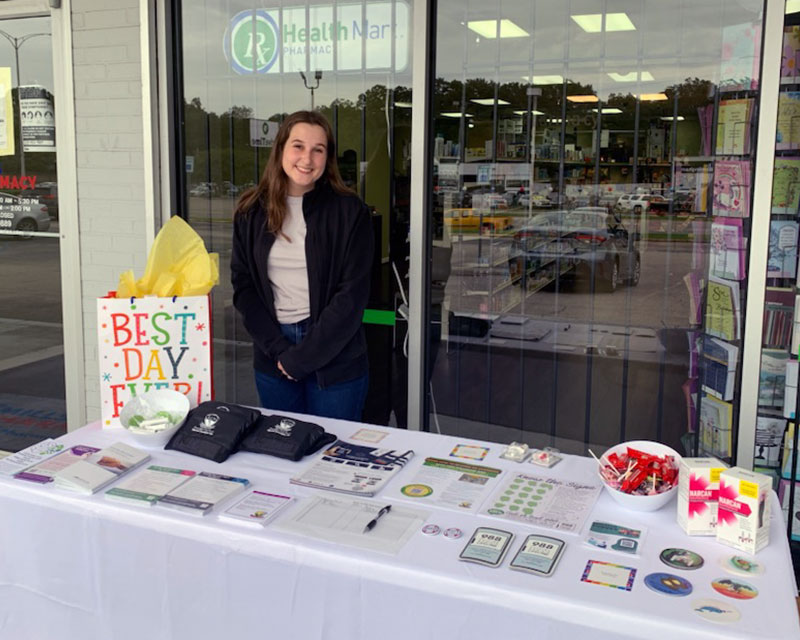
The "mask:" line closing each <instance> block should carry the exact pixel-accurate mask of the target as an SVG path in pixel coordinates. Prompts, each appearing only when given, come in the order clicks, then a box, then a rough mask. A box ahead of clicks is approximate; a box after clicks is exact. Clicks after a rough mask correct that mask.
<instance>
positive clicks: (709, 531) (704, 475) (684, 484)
mask: <svg viewBox="0 0 800 640" xmlns="http://www.w3.org/2000/svg"><path fill="white" fill-rule="evenodd" d="M727 468H728V465H726V464H725V463H724V462H722V461H721V460H717V459H716V458H683V459H681V464H680V471H679V473H678V525H680V527H681V528H682V529H683V530H684V531H685V532H686V533H687V535H690V536H713V535H715V534H716V532H717V494H718V492H719V475H720V474H721V473H722V472H723V471H724V470H725V469H727Z"/></svg>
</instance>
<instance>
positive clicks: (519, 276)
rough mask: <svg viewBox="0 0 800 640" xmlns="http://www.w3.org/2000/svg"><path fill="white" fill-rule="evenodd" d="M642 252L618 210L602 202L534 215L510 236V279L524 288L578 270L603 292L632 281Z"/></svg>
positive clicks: (638, 270)
mask: <svg viewBox="0 0 800 640" xmlns="http://www.w3.org/2000/svg"><path fill="white" fill-rule="evenodd" d="M641 268H642V267H641V256H640V254H639V250H638V249H637V248H636V243H635V238H634V236H633V235H632V234H631V233H629V232H628V230H627V228H626V227H625V225H623V224H622V220H621V218H620V216H619V214H615V213H609V212H608V210H607V209H605V208H604V207H579V208H578V209H573V210H572V211H548V212H544V213H540V214H538V215H535V216H533V218H531V220H530V222H528V223H527V224H525V225H524V226H523V227H521V228H520V229H519V230H518V231H517V232H516V233H515V235H514V239H513V242H512V246H511V250H510V253H509V269H510V272H511V276H512V278H514V279H515V280H516V281H517V282H518V283H520V284H522V285H523V286H524V287H525V288H526V289H527V290H529V291H530V290H536V289H541V288H542V287H544V286H546V285H548V284H550V283H552V282H555V281H556V280H558V279H560V278H562V277H565V276H570V277H573V276H575V275H579V276H582V277H586V278H589V279H592V278H593V279H594V282H595V283H596V285H597V286H598V288H599V289H601V290H603V291H608V292H613V291H616V289H617V287H618V286H619V284H620V283H625V284H628V285H629V286H635V285H637V284H638V283H639V278H640V276H641Z"/></svg>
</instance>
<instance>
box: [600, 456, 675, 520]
mask: <svg viewBox="0 0 800 640" xmlns="http://www.w3.org/2000/svg"><path fill="white" fill-rule="evenodd" d="M680 460H681V456H680V454H679V453H678V452H677V451H675V449H672V448H671V447H668V446H667V445H665V444H661V443H660V442H652V441H650V440H631V441H630V442H623V443H621V444H618V445H616V446H613V447H611V448H610V449H609V450H608V451H606V452H605V453H604V454H603V456H602V457H601V458H600V459H599V463H600V465H599V468H598V473H599V474H600V478H601V480H602V481H603V486H605V488H606V490H607V491H608V493H609V494H610V495H611V497H612V498H614V500H616V501H617V502H618V503H619V504H621V505H622V506H624V507H627V508H628V509H633V510H635V511H655V510H656V509H660V508H661V507H663V506H664V505H666V504H667V503H668V502H669V501H670V500H672V498H674V497H675V494H676V493H677V492H678V466H679V465H680Z"/></svg>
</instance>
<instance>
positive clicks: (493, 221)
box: [444, 209, 514, 233]
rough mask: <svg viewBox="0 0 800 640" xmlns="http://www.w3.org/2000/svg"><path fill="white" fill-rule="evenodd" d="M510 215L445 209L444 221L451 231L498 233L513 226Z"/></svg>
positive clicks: (473, 210)
mask: <svg viewBox="0 0 800 640" xmlns="http://www.w3.org/2000/svg"><path fill="white" fill-rule="evenodd" d="M513 220H514V219H513V218H512V217H511V216H503V215H497V214H496V213H489V212H487V213H484V214H483V215H481V212H480V211H479V210H475V209H445V212H444V223H445V224H446V225H447V226H448V227H449V228H450V231H451V232H457V231H460V232H462V233H478V232H479V231H480V233H499V232H501V231H507V230H508V229H511V228H512V227H513Z"/></svg>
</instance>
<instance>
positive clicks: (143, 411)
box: [119, 389, 189, 449]
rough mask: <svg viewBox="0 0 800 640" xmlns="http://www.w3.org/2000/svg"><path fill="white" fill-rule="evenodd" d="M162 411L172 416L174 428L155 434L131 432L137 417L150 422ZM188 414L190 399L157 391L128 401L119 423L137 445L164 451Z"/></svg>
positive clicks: (121, 412)
mask: <svg viewBox="0 0 800 640" xmlns="http://www.w3.org/2000/svg"><path fill="white" fill-rule="evenodd" d="M162 411H166V412H167V413H168V414H169V415H170V417H171V420H170V422H171V423H172V426H170V427H168V428H166V429H162V430H161V431H157V432H155V433H143V432H138V431H131V429H130V422H131V420H132V419H133V418H134V417H135V416H142V417H143V418H144V419H145V420H149V419H151V418H155V417H156V416H157V414H158V413H159V412H162ZM188 413H189V398H187V397H186V396H185V395H183V394H182V393H179V392H178V391H172V390H170V389H156V390H155V391H148V392H146V393H143V394H141V395H138V396H134V397H133V398H131V399H130V400H128V402H126V403H125V406H124V407H122V411H120V414H119V421H120V424H122V426H123V428H124V429H126V430H127V431H128V434H130V436H131V438H133V439H134V440H135V441H136V443H137V444H139V445H141V446H143V447H146V448H150V449H163V448H164V445H165V444H167V442H169V439H170V438H171V437H172V435H173V434H174V433H175V432H176V431H177V430H178V428H179V427H180V426H181V425H182V424H183V422H184V421H185V420H186V415H187V414H188Z"/></svg>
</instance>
